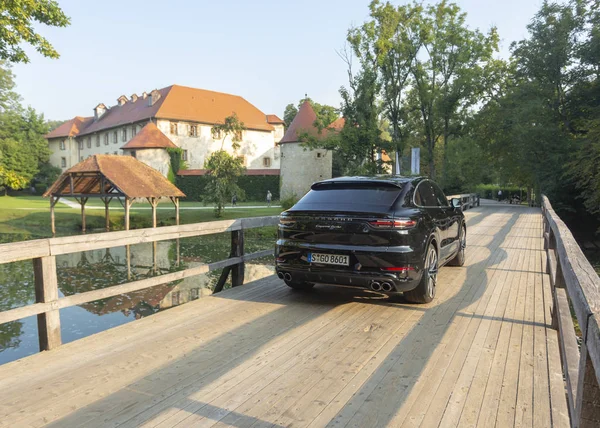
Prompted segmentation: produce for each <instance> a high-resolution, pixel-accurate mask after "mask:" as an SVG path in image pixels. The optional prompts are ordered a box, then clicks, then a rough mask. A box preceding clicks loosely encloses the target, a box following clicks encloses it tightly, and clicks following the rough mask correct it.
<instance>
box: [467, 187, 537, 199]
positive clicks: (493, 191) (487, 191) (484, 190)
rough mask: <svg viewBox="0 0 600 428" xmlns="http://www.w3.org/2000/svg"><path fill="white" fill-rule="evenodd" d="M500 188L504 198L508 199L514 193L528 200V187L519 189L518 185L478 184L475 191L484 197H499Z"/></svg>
mask: <svg viewBox="0 0 600 428" xmlns="http://www.w3.org/2000/svg"><path fill="white" fill-rule="evenodd" d="M498 190H502V200H505V199H508V198H509V197H510V196H512V195H519V196H521V200H522V201H525V200H527V189H523V188H521V189H519V187H517V186H497V185H495V184H478V185H477V186H475V193H477V194H478V195H479V196H480V197H481V198H484V199H497V198H498Z"/></svg>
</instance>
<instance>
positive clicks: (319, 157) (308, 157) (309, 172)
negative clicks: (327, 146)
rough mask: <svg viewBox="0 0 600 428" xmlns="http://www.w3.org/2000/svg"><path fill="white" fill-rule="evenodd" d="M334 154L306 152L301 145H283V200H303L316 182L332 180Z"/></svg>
mask: <svg viewBox="0 0 600 428" xmlns="http://www.w3.org/2000/svg"><path fill="white" fill-rule="evenodd" d="M331 167H332V152H330V151H327V150H323V149H315V150H304V147H302V146H301V145H300V143H284V144H281V199H285V198H288V197H291V196H295V197H296V198H298V199H299V198H301V197H302V196H304V195H305V194H306V192H308V191H309V190H310V186H311V185H312V184H313V183H314V182H315V181H320V180H326V179H328V178H331Z"/></svg>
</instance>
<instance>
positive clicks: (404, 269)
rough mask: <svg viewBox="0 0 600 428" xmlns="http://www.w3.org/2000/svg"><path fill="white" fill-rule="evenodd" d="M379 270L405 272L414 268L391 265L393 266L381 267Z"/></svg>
mask: <svg viewBox="0 0 600 428" xmlns="http://www.w3.org/2000/svg"><path fill="white" fill-rule="evenodd" d="M381 270H384V271H386V272H407V271H409V270H415V268H413V267H408V266H401V267H400V266H393V267H382V268H381Z"/></svg>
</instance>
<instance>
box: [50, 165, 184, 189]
mask: <svg viewBox="0 0 600 428" xmlns="http://www.w3.org/2000/svg"><path fill="white" fill-rule="evenodd" d="M81 172H89V173H94V172H95V173H98V174H95V175H94V174H90V175H89V176H87V177H84V178H82V179H80V180H78V181H76V183H75V186H74V189H73V190H74V191H73V192H71V191H70V180H69V175H70V173H81ZM99 176H104V177H105V178H106V179H107V180H108V181H109V182H110V183H112V184H113V185H114V186H115V187H116V188H117V189H119V190H120V191H121V192H122V193H123V194H125V195H126V196H128V197H130V198H150V197H154V198H158V197H169V196H173V197H185V194H184V193H183V192H182V191H181V190H179V189H178V188H177V187H175V185H174V184H173V183H171V182H170V181H169V180H167V179H166V178H165V177H164V176H163V175H162V174H161V173H160V172H158V171H157V170H155V169H153V168H151V167H149V166H148V165H146V164H145V163H143V162H140V161H139V160H137V159H135V158H134V157H132V156H118V155H93V156H90V157H89V158H87V159H86V160H84V161H82V162H79V163H78V164H77V165H75V166H73V167H72V168H70V169H68V170H67V171H65V172H63V173H62V174H61V176H60V177H59V178H58V180H56V181H55V182H54V184H53V185H52V186H50V188H49V189H48V190H47V191H46V192H45V193H44V196H46V197H47V196H50V195H60V194H63V195H69V194H75V195H78V194H87V195H93V194H98V195H100V194H101V193H103V191H102V189H101V184H100V180H99Z"/></svg>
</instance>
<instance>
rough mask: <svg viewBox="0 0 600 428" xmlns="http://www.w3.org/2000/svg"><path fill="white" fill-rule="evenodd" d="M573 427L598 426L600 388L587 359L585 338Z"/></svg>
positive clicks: (580, 361) (599, 423) (599, 417)
mask: <svg viewBox="0 0 600 428" xmlns="http://www.w3.org/2000/svg"><path fill="white" fill-rule="evenodd" d="M577 385H579V387H578V388H577V401H576V404H575V413H576V414H575V415H574V416H575V418H574V419H575V420H573V421H571V422H572V424H573V427H576V428H587V427H590V428H591V427H598V426H600V388H599V387H598V379H596V372H595V371H594V366H593V364H592V360H591V359H590V358H589V354H588V351H587V347H586V344H585V338H584V341H583V343H582V344H581V350H580V359H579V381H578V383H577Z"/></svg>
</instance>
